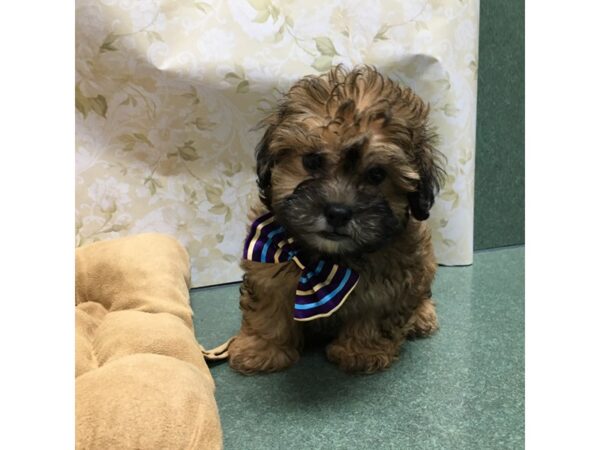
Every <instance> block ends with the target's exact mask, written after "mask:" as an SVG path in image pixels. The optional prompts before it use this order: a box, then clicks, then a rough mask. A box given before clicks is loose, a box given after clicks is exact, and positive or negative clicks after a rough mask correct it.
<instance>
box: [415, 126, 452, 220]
mask: <svg viewBox="0 0 600 450" xmlns="http://www.w3.org/2000/svg"><path fill="white" fill-rule="evenodd" d="M436 138H437V137H436V136H435V135H434V134H432V133H430V132H428V131H427V130H426V129H425V128H423V129H422V130H421V133H420V136H419V137H418V139H417V140H416V142H415V143H414V152H415V161H416V165H417V170H418V172H419V177H420V179H419V183H418V185H417V190H416V191H415V192H410V193H409V194H408V204H409V207H410V212H411V214H412V215H413V217H414V218H415V219H417V220H426V219H427V218H428V217H429V210H430V209H431V207H432V206H433V203H434V200H435V196H436V195H437V193H438V192H439V190H440V187H441V185H442V184H443V181H444V177H445V175H446V173H445V172H444V169H443V168H442V166H441V164H442V161H443V160H444V157H443V155H442V154H441V153H440V152H439V151H438V150H437V149H436V148H435V147H434V141H435V140H436Z"/></svg>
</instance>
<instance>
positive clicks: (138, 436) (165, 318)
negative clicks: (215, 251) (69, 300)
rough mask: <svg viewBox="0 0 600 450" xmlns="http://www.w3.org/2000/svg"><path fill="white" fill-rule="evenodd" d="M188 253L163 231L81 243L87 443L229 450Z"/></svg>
mask: <svg viewBox="0 0 600 450" xmlns="http://www.w3.org/2000/svg"><path fill="white" fill-rule="evenodd" d="M188 261H189V258H188V255H187V253H186V251H185V250H184V249H183V248H182V247H181V246H180V245H179V243H178V242H177V241H176V240H175V239H173V238H171V237H168V236H165V235H161V234H155V233H148V234H140V235H135V236H130V237H126V238H121V239H116V240H112V241H104V242H99V243H94V244H91V245H88V246H85V247H82V248H79V249H77V250H76V306H75V326H76V335H75V336H76V346H75V354H76V368H75V387H76V444H77V448H78V449H102V450H105V449H219V448H222V434H221V425H220V421H219V416H218V411H217V405H216V403H215V398H214V388H215V387H214V382H213V379H212V377H211V375H210V372H209V370H208V367H207V365H206V362H205V361H204V356H203V348H202V347H201V346H200V345H199V344H198V343H197V341H196V338H195V336H194V329H193V323H192V310H191V308H190V305H189V282H190V278H189V272H190V268H189V262H188Z"/></svg>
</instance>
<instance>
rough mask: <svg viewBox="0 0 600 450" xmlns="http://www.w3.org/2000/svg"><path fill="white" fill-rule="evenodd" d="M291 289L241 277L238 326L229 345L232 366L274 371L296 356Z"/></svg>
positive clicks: (296, 328)
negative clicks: (263, 285)
mask: <svg viewBox="0 0 600 450" xmlns="http://www.w3.org/2000/svg"><path fill="white" fill-rule="evenodd" d="M292 287H294V286H293V285H292ZM293 292H294V291H293V290H292V293H289V292H287V289H280V290H277V289H266V290H265V289H261V288H258V287H257V286H256V285H255V283H252V281H251V278H250V277H246V278H245V280H244V282H243V284H242V286H241V288H240V308H241V309H242V315H243V317H242V327H241V330H240V332H239V334H238V335H237V336H236V337H235V339H234V340H233V341H232V342H231V345H230V347H229V364H230V366H231V367H232V368H233V369H234V370H237V371H238V372H241V373H244V374H247V375H249V374H253V373H256V372H276V371H279V370H283V369H285V368H287V367H289V366H291V365H292V364H294V363H295V362H296V361H297V360H298V358H299V352H298V349H299V347H300V343H301V330H300V326H299V324H298V323H297V322H295V321H294V320H293V315H292V313H293V311H292V308H293Z"/></svg>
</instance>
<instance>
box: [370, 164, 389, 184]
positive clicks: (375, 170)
mask: <svg viewBox="0 0 600 450" xmlns="http://www.w3.org/2000/svg"><path fill="white" fill-rule="evenodd" d="M385 175H386V174H385V169H383V168H382V167H372V168H370V169H369V170H367V173H366V178H367V181H368V182H369V183H370V184H374V185H377V184H379V183H381V182H382V181H383V180H384V179H385Z"/></svg>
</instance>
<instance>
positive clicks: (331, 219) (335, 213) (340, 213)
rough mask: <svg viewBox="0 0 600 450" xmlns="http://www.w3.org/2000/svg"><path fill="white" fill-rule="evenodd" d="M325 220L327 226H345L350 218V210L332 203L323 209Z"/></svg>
mask: <svg viewBox="0 0 600 450" xmlns="http://www.w3.org/2000/svg"><path fill="white" fill-rule="evenodd" d="M325 218H326V219H327V222H328V223H329V225H331V226H333V227H341V226H344V225H346V224H347V223H348V222H349V221H350V219H351V218H352V210H351V209H350V208H348V207H347V206H344V205H340V204H338V203H332V204H330V205H327V206H326V207H325Z"/></svg>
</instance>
